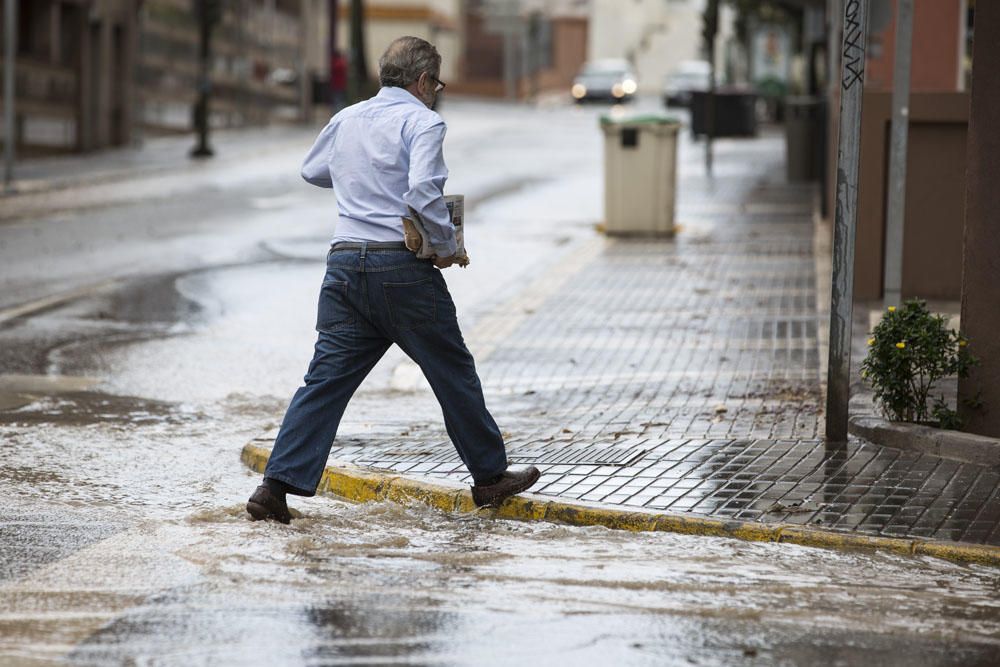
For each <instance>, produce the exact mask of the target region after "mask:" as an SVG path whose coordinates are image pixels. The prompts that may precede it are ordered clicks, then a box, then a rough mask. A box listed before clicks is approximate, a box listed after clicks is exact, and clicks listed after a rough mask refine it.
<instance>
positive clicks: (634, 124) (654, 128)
mask: <svg viewBox="0 0 1000 667" xmlns="http://www.w3.org/2000/svg"><path fill="white" fill-rule="evenodd" d="M601 129H602V130H603V131H604V229H605V231H606V232H607V233H608V234H612V235H623V236H629V235H630V236H673V233H674V209H675V204H676V192H677V132H678V130H679V129H680V123H678V122H677V121H676V120H674V119H672V118H669V117H667V116H660V115H648V116H633V117H631V118H627V117H626V118H620V119H615V118H609V117H608V116H603V117H602V118H601Z"/></svg>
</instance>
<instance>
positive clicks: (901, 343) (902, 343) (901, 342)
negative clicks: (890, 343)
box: [896, 341, 906, 350]
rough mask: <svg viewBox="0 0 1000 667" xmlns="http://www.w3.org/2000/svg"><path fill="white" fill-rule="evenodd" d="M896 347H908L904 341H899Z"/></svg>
mask: <svg viewBox="0 0 1000 667" xmlns="http://www.w3.org/2000/svg"><path fill="white" fill-rule="evenodd" d="M896 347H898V348H899V349H901V350H902V349H903V348H904V347H906V343H904V342H903V341H899V342H898V343H896Z"/></svg>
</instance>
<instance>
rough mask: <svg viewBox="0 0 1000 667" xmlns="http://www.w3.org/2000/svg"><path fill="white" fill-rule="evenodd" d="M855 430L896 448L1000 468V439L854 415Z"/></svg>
mask: <svg viewBox="0 0 1000 667" xmlns="http://www.w3.org/2000/svg"><path fill="white" fill-rule="evenodd" d="M848 430H849V431H850V432H851V434H853V435H856V436H858V437H859V438H864V439H865V440H869V441H871V442H874V443H875V444H877V445H882V446H883V447H891V448H892V449H906V450H912V451H917V452H922V453H925V454H933V455H934V456H939V457H941V458H944V459H952V460H955V461H962V462H964V463H974V464H976V465H980V466H984V467H987V468H991V469H992V470H994V471H1000V439H998V438H990V437H988V436H985V435H976V434H974V433H964V432H962V431H949V430H946V429H940V428H932V427H930V426H924V425H922V424H905V423H902V422H890V421H887V420H885V419H881V418H879V417H870V416H867V417H861V416H859V417H852V418H851V420H850V426H849V427H848Z"/></svg>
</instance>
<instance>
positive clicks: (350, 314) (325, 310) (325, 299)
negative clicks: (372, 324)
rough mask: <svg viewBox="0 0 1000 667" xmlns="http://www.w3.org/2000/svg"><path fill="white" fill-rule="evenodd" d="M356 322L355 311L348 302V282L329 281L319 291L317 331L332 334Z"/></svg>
mask: <svg viewBox="0 0 1000 667" xmlns="http://www.w3.org/2000/svg"><path fill="white" fill-rule="evenodd" d="M352 322H354V311H353V310H352V309H351V304H350V303H349V302H348V300H347V281H345V280H328V281H327V282H325V283H323V286H322V287H321V288H320V290H319V307H318V308H317V313H316V331H322V332H330V331H334V330H335V329H339V328H341V327H345V326H347V325H348V324H351V323H352Z"/></svg>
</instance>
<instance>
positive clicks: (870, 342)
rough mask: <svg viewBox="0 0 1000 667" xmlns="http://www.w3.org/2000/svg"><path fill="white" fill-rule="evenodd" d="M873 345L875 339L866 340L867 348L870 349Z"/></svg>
mask: <svg viewBox="0 0 1000 667" xmlns="http://www.w3.org/2000/svg"><path fill="white" fill-rule="evenodd" d="M874 344H875V339H874V338H869V339H868V347H871V346H872V345H874Z"/></svg>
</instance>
